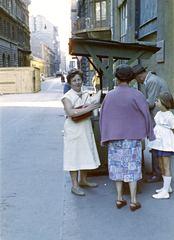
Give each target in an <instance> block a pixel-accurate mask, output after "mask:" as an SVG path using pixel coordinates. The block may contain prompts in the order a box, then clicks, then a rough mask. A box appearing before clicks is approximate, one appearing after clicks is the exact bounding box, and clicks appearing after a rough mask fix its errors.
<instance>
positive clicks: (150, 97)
mask: <svg viewBox="0 0 174 240" xmlns="http://www.w3.org/2000/svg"><path fill="white" fill-rule="evenodd" d="M133 70H134V73H135V79H136V80H137V81H138V82H139V83H141V84H144V85H145V97H146V101H147V104H148V106H149V111H150V115H151V120H152V124H153V127H154V126H155V121H154V117H155V115H156V113H157V112H158V111H159V109H157V108H156V106H155V101H156V98H157V96H158V95H159V94H160V93H161V92H168V93H169V95H170V96H172V95H171V92H170V89H169V87H168V85H167V83H166V81H165V80H164V79H162V78H160V77H159V76H157V75H156V72H153V71H150V72H147V71H146V68H144V67H143V66H142V65H141V64H138V65H135V66H134V67H133ZM146 174H147V175H150V178H148V179H145V180H144V182H145V183H153V182H159V181H162V174H161V170H160V167H159V165H158V156H157V154H156V152H155V151H152V171H150V172H146Z"/></svg>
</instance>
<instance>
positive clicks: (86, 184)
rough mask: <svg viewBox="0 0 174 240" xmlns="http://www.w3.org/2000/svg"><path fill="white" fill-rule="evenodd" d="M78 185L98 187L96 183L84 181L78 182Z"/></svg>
mask: <svg viewBox="0 0 174 240" xmlns="http://www.w3.org/2000/svg"><path fill="white" fill-rule="evenodd" d="M79 186H81V187H92V188H93V187H98V184H97V183H94V182H86V183H83V182H79Z"/></svg>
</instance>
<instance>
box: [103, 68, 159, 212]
mask: <svg viewBox="0 0 174 240" xmlns="http://www.w3.org/2000/svg"><path fill="white" fill-rule="evenodd" d="M115 77H116V78H117V81H118V86H117V87H116V88H115V89H114V90H111V91H109V92H108V93H107V95H106V97H105V99H104V101H103V103H102V107H101V112H100V132H101V145H102V146H104V145H106V144H107V145H108V168H109V178H110V179H111V180H114V181H115V183H116V190H117V200H116V206H117V208H118V209H120V208H122V207H123V206H125V205H127V202H126V200H124V198H123V182H129V188H130V195H131V202H130V209H131V211H135V210H136V209H138V208H141V204H140V203H139V202H137V200H136V190H137V181H138V180H140V179H141V178H142V139H144V138H145V137H146V136H147V137H148V138H149V140H150V141H153V140H155V135H154V132H153V127H152V123H151V118H150V113H149V108H148V105H147V102H146V99H145V97H144V95H143V94H142V93H141V92H140V91H138V90H136V89H133V88H131V87H130V86H129V82H130V81H131V80H132V79H134V72H133V70H132V68H131V67H130V66H128V65H126V64H122V65H119V66H118V67H117V68H116V71H115Z"/></svg>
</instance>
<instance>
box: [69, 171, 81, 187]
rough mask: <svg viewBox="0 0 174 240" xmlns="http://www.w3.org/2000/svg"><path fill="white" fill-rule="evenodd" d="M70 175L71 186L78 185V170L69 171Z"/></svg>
mask: <svg viewBox="0 0 174 240" xmlns="http://www.w3.org/2000/svg"><path fill="white" fill-rule="evenodd" d="M70 175H71V180H72V187H73V188H78V187H79V184H78V171H70Z"/></svg>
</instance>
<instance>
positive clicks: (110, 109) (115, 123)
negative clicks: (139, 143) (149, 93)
mask: <svg viewBox="0 0 174 240" xmlns="http://www.w3.org/2000/svg"><path fill="white" fill-rule="evenodd" d="M100 133H101V146H104V145H106V144H107V143H108V141H112V140H119V139H132V140H136V139H143V138H145V137H146V136H147V137H149V140H150V141H153V140H155V135H154V132H153V127H152V122H151V117H150V113H149V108H148V105H147V102H146V99H145V97H144V95H143V94H142V93H141V92H140V91H138V90H136V89H134V88H131V87H130V86H128V85H119V86H118V87H116V88H115V89H114V90H111V91H110V92H108V93H107V95H106V97H105V99H104V101H103V103H102V107H101V111H100Z"/></svg>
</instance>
